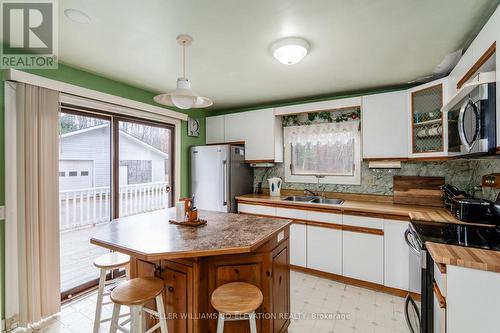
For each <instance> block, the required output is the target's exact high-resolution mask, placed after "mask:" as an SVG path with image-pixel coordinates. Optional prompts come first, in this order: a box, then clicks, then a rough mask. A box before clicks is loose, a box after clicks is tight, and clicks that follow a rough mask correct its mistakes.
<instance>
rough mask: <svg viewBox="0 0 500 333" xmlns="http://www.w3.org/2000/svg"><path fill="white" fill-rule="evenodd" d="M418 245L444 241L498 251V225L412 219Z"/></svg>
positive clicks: (499, 229)
mask: <svg viewBox="0 0 500 333" xmlns="http://www.w3.org/2000/svg"><path fill="white" fill-rule="evenodd" d="M411 227H412V229H414V231H416V232H415V236H417V238H418V241H419V243H420V246H422V247H423V245H424V243H425V242H435V243H444V244H450V245H460V246H468V247H476V248H481V249H487V250H496V251H500V227H499V226H486V225H485V226H476V225H467V224H455V223H436V222H417V221H412V222H411Z"/></svg>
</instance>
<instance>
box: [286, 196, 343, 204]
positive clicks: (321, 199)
mask: <svg viewBox="0 0 500 333" xmlns="http://www.w3.org/2000/svg"><path fill="white" fill-rule="evenodd" d="M283 200H285V201H294V202H304V203H316V204H326V205H341V204H342V203H343V202H344V200H342V199H328V198H324V197H318V196H305V195H304V196H300V195H292V196H289V197H286V198H285V199H283Z"/></svg>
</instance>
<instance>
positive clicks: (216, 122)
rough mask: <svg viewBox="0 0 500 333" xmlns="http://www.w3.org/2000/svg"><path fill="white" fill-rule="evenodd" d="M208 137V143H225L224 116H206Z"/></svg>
mask: <svg viewBox="0 0 500 333" xmlns="http://www.w3.org/2000/svg"><path fill="white" fill-rule="evenodd" d="M205 121H206V126H207V132H206V133H207V134H206V135H207V137H206V143H207V144H211V143H223V142H225V141H224V116H214V117H208V118H206V120H205Z"/></svg>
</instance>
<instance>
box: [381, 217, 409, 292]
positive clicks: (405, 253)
mask: <svg viewBox="0 0 500 333" xmlns="http://www.w3.org/2000/svg"><path fill="white" fill-rule="evenodd" d="M407 228H408V222H403V221H390V220H385V221H384V285H385V286H387V287H392V288H397V289H402V290H408V283H409V276H408V275H409V269H410V267H409V264H410V263H409V255H410V252H409V247H408V245H407V244H406V242H405V240H404V233H405V231H406V229H407Z"/></svg>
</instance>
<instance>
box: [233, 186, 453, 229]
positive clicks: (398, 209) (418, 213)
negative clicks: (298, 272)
mask: <svg viewBox="0 0 500 333" xmlns="http://www.w3.org/2000/svg"><path fill="white" fill-rule="evenodd" d="M286 197H287V196H286V195H285V196H281V197H271V196H269V195H267V194H255V193H252V194H245V195H241V196H238V197H236V200H238V202H241V203H254V204H264V205H271V206H276V207H285V206H286V207H288V208H297V209H300V208H302V209H311V210H324V211H331V212H332V213H335V212H337V213H344V214H366V215H368V216H369V215H373V216H374V217H386V218H388V219H391V218H393V219H401V220H406V221H409V220H410V219H412V218H414V219H415V220H418V221H427V222H446V223H463V222H461V221H459V220H457V219H455V218H454V217H453V216H451V214H450V213H448V211H446V210H445V209H444V208H439V207H431V206H418V205H402V204H394V203H391V202H388V201H387V200H384V201H376V200H373V199H369V196H366V197H367V199H368V200H363V199H359V200H351V199H346V200H345V201H344V203H343V204H341V205H328V204H313V203H304V202H294V201H285V200H283V199H284V198H286ZM374 197H376V196H374ZM339 198H340V197H339ZM360 198H362V197H361V196H360ZM340 199H343V198H340Z"/></svg>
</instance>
